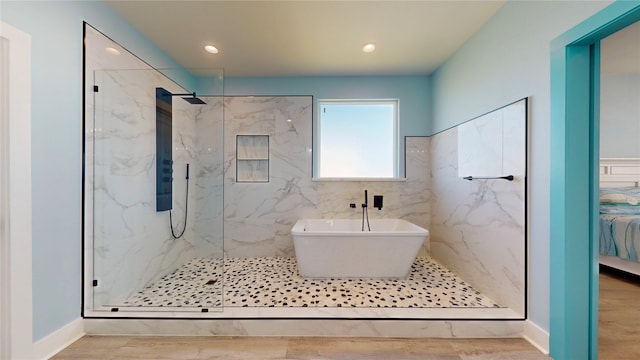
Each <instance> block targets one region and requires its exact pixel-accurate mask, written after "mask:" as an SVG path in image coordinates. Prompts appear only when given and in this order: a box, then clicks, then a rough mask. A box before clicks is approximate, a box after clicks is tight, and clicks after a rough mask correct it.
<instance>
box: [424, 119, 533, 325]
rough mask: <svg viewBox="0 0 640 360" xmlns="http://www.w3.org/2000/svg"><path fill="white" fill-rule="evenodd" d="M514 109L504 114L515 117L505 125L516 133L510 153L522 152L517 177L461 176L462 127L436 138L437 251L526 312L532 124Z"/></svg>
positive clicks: (502, 300)
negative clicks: (527, 148) (527, 152)
mask: <svg viewBox="0 0 640 360" xmlns="http://www.w3.org/2000/svg"><path fill="white" fill-rule="evenodd" d="M513 113H514V114H516V115H517V116H516V117H515V118H513V117H509V118H506V117H505V119H504V123H505V124H507V123H508V122H511V123H509V125H508V126H505V128H508V129H509V131H507V132H505V135H507V134H508V136H509V137H510V138H509V139H506V140H505V141H504V144H505V148H504V153H505V154H519V155H520V158H519V159H515V157H514V158H513V159H512V160H510V161H509V162H512V163H513V165H512V166H511V168H510V170H511V171H513V172H512V173H511V174H512V175H514V176H515V180H514V181H512V182H509V181H505V180H473V181H467V180H463V179H461V178H460V177H459V172H458V159H459V157H458V149H460V147H459V144H458V140H459V139H460V137H459V136H458V134H457V131H458V130H459V129H458V128H453V129H450V130H447V131H445V132H442V133H440V134H438V135H436V136H434V137H432V139H431V152H432V169H431V179H432V180H431V186H432V188H431V189H432V199H431V224H430V231H431V254H432V256H433V257H434V258H435V259H436V260H438V261H440V262H441V263H443V264H444V265H445V266H446V267H447V268H449V269H451V270H452V271H453V272H455V273H456V274H458V275H459V276H460V277H462V278H463V279H465V280H466V281H469V282H470V283H471V284H473V286H475V287H477V288H478V289H479V290H480V291H482V292H483V293H484V294H487V295H488V296H489V297H491V298H492V299H495V300H496V301H497V302H499V303H500V304H503V305H505V306H508V307H510V308H511V309H513V310H514V311H516V312H518V313H520V314H524V301H525V297H524V292H525V245H526V244H525V177H524V176H525V172H524V169H525V167H526V165H525V164H526V163H525V157H524V154H525V142H524V139H525V135H524V134H525V125H526V123H525V121H524V118H523V117H521V116H520V115H522V114H524V112H523V111H514V112H513ZM496 141H500V142H501V139H499V138H497V139H496ZM470 160H473V159H470ZM468 175H473V176H475V175H476V174H468ZM492 175H495V174H492Z"/></svg>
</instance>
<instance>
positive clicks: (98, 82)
mask: <svg viewBox="0 0 640 360" xmlns="http://www.w3.org/2000/svg"><path fill="white" fill-rule="evenodd" d="M220 78H221V77H220ZM93 85H94V92H93V94H92V95H93V96H92V100H93V118H92V119H89V117H87V126H86V128H87V129H88V130H87V139H86V143H85V145H86V155H85V193H86V198H87V199H86V203H85V205H87V204H88V205H90V206H85V227H90V229H91V231H90V232H87V231H86V232H85V237H86V238H88V239H87V241H86V242H85V244H86V246H89V247H90V248H91V249H92V251H91V252H89V251H87V252H86V253H87V255H88V256H91V262H92V269H91V270H92V279H91V280H92V289H93V291H92V294H93V310H94V311H110V312H114V311H138V312H139V311H172V312H176V311H197V312H208V311H219V310H222V304H223V299H222V285H223V248H222V245H223V238H222V207H223V202H222V182H223V174H222V156H223V152H222V149H223V148H222V115H223V114H222V105H221V101H222V99H221V97H218V96H210V97H201V99H202V100H203V101H202V103H192V102H193V101H188V100H190V99H189V98H190V96H172V95H173V94H184V93H187V92H188V91H186V90H185V89H184V88H182V87H180V86H178V85H177V84H176V83H174V82H173V81H171V80H170V79H168V78H167V77H166V76H164V75H163V74H162V73H160V72H159V71H157V70H155V69H148V70H146V69H143V70H99V71H95V72H94V84H93ZM217 86H218V85H216V84H213V85H212V87H211V89H215V90H219V91H220V92H221V89H222V87H221V84H220V85H219V88H218V87H217ZM156 89H162V90H156ZM157 91H164V94H165V95H166V96H165V98H164V101H163V102H159V100H158V99H157V98H156V93H157ZM167 94H168V95H167ZM87 95H89V94H87ZM87 97H89V96H87ZM184 98H187V99H184ZM162 114H164V115H162ZM161 116H164V117H165V120H166V117H167V116H168V118H169V122H168V125H166V124H167V123H166V121H165V129H169V133H168V136H165V137H166V139H165V140H166V141H167V144H165V145H166V148H167V149H166V151H168V152H169V154H170V155H169V157H168V158H164V159H162V160H163V161H162V162H161V164H165V168H164V169H158V168H159V167H158V166H157V161H159V160H158V159H159V158H157V152H158V147H157V146H158V144H159V142H160V141H161V140H159V139H160V137H159V136H158V134H157V125H156V124H157V123H158V120H159V117H161ZM157 169H158V170H159V172H158V173H157ZM163 170H164V172H163ZM160 177H162V178H164V179H165V180H167V181H168V182H169V184H170V186H169V198H168V199H169V203H168V204H170V205H168V206H165V208H163V209H158V207H157V203H158V201H157V192H158V189H157V179H160ZM168 208H171V210H166V209H168ZM159 210H161V211H159Z"/></svg>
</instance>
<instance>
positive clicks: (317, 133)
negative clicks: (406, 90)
mask: <svg viewBox="0 0 640 360" xmlns="http://www.w3.org/2000/svg"><path fill="white" fill-rule="evenodd" d="M324 105H393V135H392V136H393V175H392V176H391V177H327V176H321V174H320V164H321V161H322V159H321V152H320V150H321V146H320V139H321V134H322V108H323V106H324ZM317 109H318V110H317V113H316V121H315V122H314V139H313V140H314V141H313V153H314V156H313V180H314V181H340V180H346V181H348V180H367V181H401V180H404V178H403V177H401V176H400V167H399V164H400V158H399V156H400V151H399V149H398V146H400V140H399V123H400V99H318V100H317Z"/></svg>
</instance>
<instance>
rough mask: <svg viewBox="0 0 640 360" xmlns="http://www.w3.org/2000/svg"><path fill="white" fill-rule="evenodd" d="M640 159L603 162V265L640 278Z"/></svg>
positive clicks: (601, 207)
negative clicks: (639, 252)
mask: <svg viewBox="0 0 640 360" xmlns="http://www.w3.org/2000/svg"><path fill="white" fill-rule="evenodd" d="M638 251H640V158H625V159H611V158H603V159H600V264H602V265H606V266H609V267H612V268H615V269H618V270H622V271H625V272H629V273H632V274H635V275H640V258H639V254H638Z"/></svg>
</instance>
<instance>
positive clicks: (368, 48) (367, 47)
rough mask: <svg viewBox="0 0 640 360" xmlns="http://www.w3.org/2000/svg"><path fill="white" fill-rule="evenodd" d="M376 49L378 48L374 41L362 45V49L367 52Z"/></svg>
mask: <svg viewBox="0 0 640 360" xmlns="http://www.w3.org/2000/svg"><path fill="white" fill-rule="evenodd" d="M375 50H376V45H375V44H374V43H366V44H364V46H363V47H362V51H364V52H366V53H371V52H374V51H375Z"/></svg>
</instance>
